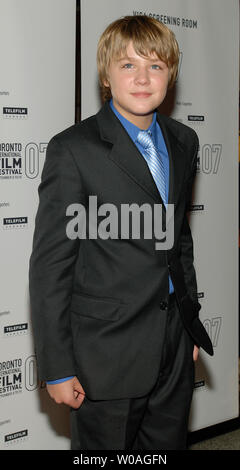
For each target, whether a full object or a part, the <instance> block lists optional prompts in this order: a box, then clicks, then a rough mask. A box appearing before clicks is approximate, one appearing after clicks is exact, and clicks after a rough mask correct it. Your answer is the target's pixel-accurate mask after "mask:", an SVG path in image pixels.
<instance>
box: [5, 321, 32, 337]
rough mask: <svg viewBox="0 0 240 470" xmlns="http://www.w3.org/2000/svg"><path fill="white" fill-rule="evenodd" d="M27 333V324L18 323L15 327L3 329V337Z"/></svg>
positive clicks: (10, 326)
mask: <svg viewBox="0 0 240 470" xmlns="http://www.w3.org/2000/svg"><path fill="white" fill-rule="evenodd" d="M27 333H28V324H27V323H18V324H17V325H7V326H4V328H3V334H4V336H18V335H25V334H27Z"/></svg>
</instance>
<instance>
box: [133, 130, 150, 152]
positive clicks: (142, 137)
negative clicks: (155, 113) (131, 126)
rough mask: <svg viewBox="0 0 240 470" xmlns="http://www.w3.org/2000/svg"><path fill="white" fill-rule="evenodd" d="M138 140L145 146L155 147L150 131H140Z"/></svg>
mask: <svg viewBox="0 0 240 470" xmlns="http://www.w3.org/2000/svg"><path fill="white" fill-rule="evenodd" d="M137 141H138V142H139V144H141V145H142V147H143V148H146V149H147V148H150V147H154V143H153V140H152V137H151V132H150V131H139V133H138V136H137Z"/></svg>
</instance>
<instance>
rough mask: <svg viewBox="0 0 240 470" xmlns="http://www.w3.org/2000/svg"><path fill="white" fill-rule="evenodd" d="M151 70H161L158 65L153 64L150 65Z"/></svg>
mask: <svg viewBox="0 0 240 470" xmlns="http://www.w3.org/2000/svg"><path fill="white" fill-rule="evenodd" d="M152 68H153V69H154V70H161V67H160V65H157V64H153V65H152Z"/></svg>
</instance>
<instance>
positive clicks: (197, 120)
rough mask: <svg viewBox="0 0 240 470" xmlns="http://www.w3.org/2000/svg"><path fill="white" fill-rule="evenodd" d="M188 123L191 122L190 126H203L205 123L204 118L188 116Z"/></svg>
mask: <svg viewBox="0 0 240 470" xmlns="http://www.w3.org/2000/svg"><path fill="white" fill-rule="evenodd" d="M188 122H189V123H190V122H191V124H203V123H204V122H205V116H201V115H194V114H189V115H188Z"/></svg>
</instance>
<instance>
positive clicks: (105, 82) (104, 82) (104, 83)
mask: <svg viewBox="0 0 240 470" xmlns="http://www.w3.org/2000/svg"><path fill="white" fill-rule="evenodd" d="M103 85H104V86H106V87H110V85H109V82H108V80H107V78H106V79H105V80H103Z"/></svg>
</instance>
